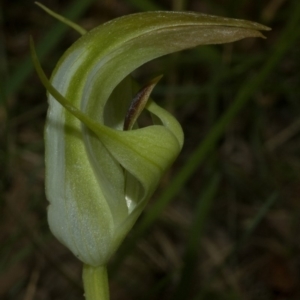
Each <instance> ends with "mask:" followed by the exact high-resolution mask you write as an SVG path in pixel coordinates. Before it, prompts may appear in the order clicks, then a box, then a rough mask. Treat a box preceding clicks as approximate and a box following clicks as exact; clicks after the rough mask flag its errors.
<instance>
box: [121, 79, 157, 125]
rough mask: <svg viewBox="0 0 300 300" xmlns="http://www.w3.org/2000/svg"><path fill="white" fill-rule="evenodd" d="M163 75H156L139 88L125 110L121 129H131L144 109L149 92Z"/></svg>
mask: <svg viewBox="0 0 300 300" xmlns="http://www.w3.org/2000/svg"><path fill="white" fill-rule="evenodd" d="M162 76H163V75H160V76H157V77H155V78H153V79H152V80H151V81H150V82H149V83H147V84H146V85H145V86H144V87H143V88H141V89H140V90H139V91H138V93H137V94H136V95H135V97H134V98H133V100H132V102H131V104H130V106H129V109H128V111H127V114H126V117H125V121H124V126H123V130H124V131H125V130H131V129H132V127H133V125H134V123H135V122H136V120H137V118H138V117H139V116H140V114H141V113H142V111H143V110H144V108H145V106H146V104H147V102H148V100H149V97H150V94H151V92H152V90H153V89H154V87H155V86H156V84H157V83H158V81H159V80H160V79H161V78H162Z"/></svg>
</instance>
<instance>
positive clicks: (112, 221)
mask: <svg viewBox="0 0 300 300" xmlns="http://www.w3.org/2000/svg"><path fill="white" fill-rule="evenodd" d="M267 29H268V28H267V27H265V26H262V25H259V24H257V23H253V22H248V21H243V20H234V19H227V18H221V17H215V16H208V15H203V14H196V13H192V12H147V13H139V14H134V15H128V16H124V17H121V18H118V19H115V20H112V21H110V22H108V23H105V24H103V25H101V26H99V27H97V28H95V29H93V30H92V31H90V32H88V33H86V34H84V35H83V36H82V37H81V38H80V39H78V41H76V42H75V43H74V44H73V45H72V46H71V47H70V48H69V49H68V50H67V51H66V52H65V54H64V55H63V56H62V58H61V59H60V61H59V62H58V64H57V66H56V68H55V70H54V72H53V74H52V77H51V80H50V81H48V79H47V78H46V76H45V75H44V73H43V71H42V69H41V67H40V65H39V62H38V60H37V57H36V54H35V53H34V49H33V45H32V44H31V45H32V52H33V58H34V63H35V66H36V68H37V70H38V73H39V75H40V77H41V80H42V82H43V83H44V85H45V86H46V88H47V90H48V92H49V96H48V100H49V111H48V115H47V124H46V133H45V138H46V194H47V198H48V200H49V202H50V205H49V210H48V220H49V225H50V229H51V231H52V232H53V234H54V235H55V236H56V237H57V238H58V239H59V240H60V241H61V242H62V243H63V244H64V245H65V246H67V247H68V248H69V249H70V250H71V251H72V252H73V253H74V254H75V255H76V256H77V257H78V258H79V259H80V260H81V261H83V262H84V263H85V264H86V265H90V266H103V265H106V264H107V261H108V260H109V258H110V257H111V255H112V254H113V253H114V252H115V251H116V249H117V248H118V246H119V244H120V243H121V241H122V240H123V239H124V237H125V236H126V234H127V233H128V231H129V230H130V229H131V228H132V226H133V225H134V223H135V221H136V219H137V218H138V216H139V215H140V214H141V212H142V210H143V208H144V207H145V205H146V203H147V201H148V200H149V198H150V197H151V195H152V194H153V192H154V191H155V189H156V188H157V185H158V183H159V181H160V179H161V177H162V176H163V174H164V172H165V171H166V170H167V168H168V167H169V166H170V165H171V164H172V162H173V161H174V160H175V158H176V157H177V156H178V154H179V152H180V150H181V147H182V144H183V133H182V129H181V127H180V125H179V123H178V122H177V121H176V120H175V119H174V117H172V116H171V115H170V114H169V113H168V112H167V111H166V110H164V109H163V108H161V107H159V106H158V105H157V104H155V102H153V101H152V100H149V101H148V98H149V95H150V92H151V91H152V89H153V88H154V86H155V84H156V83H157V81H158V79H159V78H156V79H154V80H153V81H151V82H150V83H149V84H148V85H147V86H145V87H144V88H143V89H141V90H140V91H139V92H138V94H137V95H136V97H134V96H133V95H135V94H136V90H137V89H136V85H135V84H134V83H133V82H132V80H131V78H130V76H129V75H130V74H131V73H132V72H133V71H134V70H135V69H136V68H138V67H139V66H141V65H143V64H144V63H146V62H148V61H150V60H152V59H154V58H157V57H160V56H162V55H165V54H169V53H172V52H176V51H179V50H183V49H186V48H191V47H195V46H198V45H204V44H219V43H227V42H233V41H236V40H239V39H241V38H245V37H262V35H261V34H260V32H259V31H258V30H267ZM132 98H134V99H133V101H132ZM144 107H145V109H146V110H147V111H149V112H150V113H151V115H152V116H153V125H151V126H147V127H144V128H138V126H137V124H136V119H137V118H138V116H139V114H140V112H141V111H142V110H143V108H144ZM124 124H125V125H124Z"/></svg>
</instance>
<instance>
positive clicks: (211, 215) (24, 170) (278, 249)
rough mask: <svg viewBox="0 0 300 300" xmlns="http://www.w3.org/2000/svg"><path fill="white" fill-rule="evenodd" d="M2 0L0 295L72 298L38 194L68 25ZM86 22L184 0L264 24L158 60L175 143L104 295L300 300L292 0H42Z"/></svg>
mask: <svg viewBox="0 0 300 300" xmlns="http://www.w3.org/2000/svg"><path fill="white" fill-rule="evenodd" d="M0 3H1V6H0V8H1V11H0V14H1V23H0V96H1V98H0V100H1V101H0V142H1V144H0V147H1V148H0V179H1V184H0V201H1V202H0V214H1V217H0V299H14V300H19V299H22V300H31V299H43V300H48V299H49V300H50V299H53V300H54V299H55V300H56V299H57V300H63V299H73V300H75V299H83V290H82V282H81V263H80V262H79V261H78V260H76V258H74V257H73V256H72V254H71V253H70V252H69V250H68V249H66V248H65V247H63V246H62V245H61V244H59V243H58V242H57V241H56V239H55V238H54V237H53V236H52V235H51V233H50V232H49V229H48V225H47V220H46V207H47V201H46V199H45V195H44V141H43V127H44V122H45V114H46V110H47V101H46V96H45V90H44V88H43V86H42V85H41V83H40V81H39V79H38V78H37V76H36V74H35V72H33V69H32V65H31V61H30V56H29V49H28V37H29V35H32V36H33V38H34V40H35V42H36V44H37V47H38V53H39V57H40V58H41V61H42V65H43V68H44V69H45V71H46V73H47V74H48V75H49V74H51V71H52V70H53V68H54V66H55V64H56V62H57V60H58V59H59V57H60V56H61V55H62V53H63V52H64V51H65V50H66V49H67V48H68V47H69V46H70V45H71V44H72V43H73V42H74V41H75V40H76V39H77V38H78V37H79V35H78V34H77V33H76V32H74V31H73V30H72V29H68V28H67V27H66V26H65V25H58V22H57V21H56V20H54V19H53V18H51V17H50V16H48V15H47V14H46V13H45V12H43V11H42V10H41V9H39V8H38V7H37V6H35V5H34V4H33V1H18V0H14V1H10V0H5V1H2V2H0ZM43 4H45V5H46V6H48V7H49V8H51V9H52V10H54V11H56V12H58V13H60V14H62V15H64V16H70V17H71V18H72V19H73V20H76V22H77V23H79V24H80V25H81V26H82V27H84V28H86V29H88V30H89V29H91V28H94V27H95V26H97V25H100V24H102V23H103V22H105V21H108V20H111V19H113V18H116V17H119V16H122V15H125V14H130V13H133V12H140V11H147V10H193V11H197V12H203V13H208V14H214V15H221V16H226V17H234V18H241V19H249V20H253V21H257V22H261V23H263V24H265V25H268V26H270V27H272V31H270V32H267V33H266V34H265V35H266V37H267V39H266V40H263V39H246V40H243V41H239V42H236V43H232V44H226V45H221V46H205V47H198V48H195V49H192V50H188V51H183V52H181V53H179V54H175V55H170V56H166V57H164V58H160V59H157V60H155V61H153V62H151V63H148V64H147V66H144V67H141V68H140V69H139V70H137V71H136V72H135V74H134V76H135V78H136V79H137V80H138V81H139V82H140V83H141V84H143V83H146V82H147V81H148V80H149V79H151V78H153V77H154V76H156V75H157V74H160V73H163V74H164V75H165V76H164V78H163V79H162V81H161V82H160V83H159V85H158V87H157V88H156V89H155V90H154V92H153V97H154V99H155V100H156V101H157V102H158V103H159V104H160V105H162V106H164V107H166V108H167V109H168V110H169V111H171V112H172V113H173V114H174V115H175V116H176V117H177V118H178V120H179V121H180V123H181V124H182V127H183V129H184V132H185V145H184V148H183V150H182V153H181V155H180V156H179V158H178V160H177V161H176V162H175V163H174V165H173V167H172V169H171V170H170V171H169V172H168V173H167V174H166V175H165V176H164V178H163V180H162V182H161V184H160V187H159V189H158V191H157V192H156V194H155V195H154V197H153V199H152V200H151V201H150V203H149V205H148V206H147V209H146V211H145V212H144V214H143V215H142V217H141V218H140V219H139V221H138V223H137V225H136V226H135V228H134V229H133V231H132V233H131V234H130V235H129V237H128V239H127V240H126V241H125V243H124V245H123V246H122V247H121V248H120V250H119V251H118V252H117V254H116V255H115V256H114V257H113V259H112V261H111V264H110V265H109V274H110V287H111V299H112V300H119V299H120V300H121V299H172V300H173V299H174V300H176V299H228V300H231V299H246V300H247V299H249V300H251V299H256V300H257V299H262V300H265V299H266V300H267V299H276V300H283V299H300V291H299V287H300V282H299V275H300V274H299V267H300V254H299V250H300V243H299V236H300V234H299V231H300V224H299V223H300V220H299V213H300V196H299V195H300V156H299V153H300V134H299V131H300V119H299V112H300V77H299V67H300V59H299V57H300V55H299V54H300V53H299V52H300V51H299V46H300V43H299V36H300V30H299V28H300V26H299V25H300V2H299V1H292V0H290V1H289V0H268V1H267V0H263V1H253V0H210V1H208V0H202V1H196V0H186V1H176V0H173V1H171V0H164V1H157V0H156V1H155V0H152V1H150V0H148V1H142V0H141V1H138V0H124V1H121V0H111V1H110V0H106V1H99V0H95V1H92V0H89V1H86V0H76V1H75V0H74V1H57V0H53V1H50V0H48V1H43Z"/></svg>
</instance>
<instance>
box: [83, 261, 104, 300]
mask: <svg viewBox="0 0 300 300" xmlns="http://www.w3.org/2000/svg"><path fill="white" fill-rule="evenodd" d="M82 278H83V286H84V293H85V299H86V300H109V288H108V280H107V271H106V267H105V266H100V267H92V266H89V265H84V266H83V273H82Z"/></svg>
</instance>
